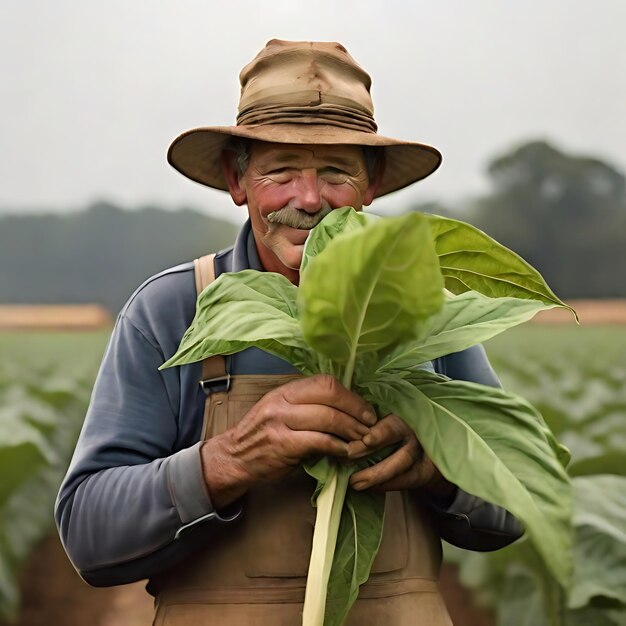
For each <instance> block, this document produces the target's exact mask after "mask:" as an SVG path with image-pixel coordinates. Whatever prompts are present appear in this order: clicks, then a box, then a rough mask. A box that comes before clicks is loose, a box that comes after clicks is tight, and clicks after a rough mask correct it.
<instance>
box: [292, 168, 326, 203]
mask: <svg viewBox="0 0 626 626" xmlns="http://www.w3.org/2000/svg"><path fill="white" fill-rule="evenodd" d="M294 200H296V201H297V203H298V208H300V209H302V210H303V211H306V212H307V213H317V212H318V211H319V210H320V209H321V208H322V195H321V194H320V189H319V181H318V178H317V170H316V169H314V168H311V169H304V170H301V175H300V176H299V177H298V188H297V197H296V198H294Z"/></svg>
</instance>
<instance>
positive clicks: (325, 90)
mask: <svg viewBox="0 0 626 626" xmlns="http://www.w3.org/2000/svg"><path fill="white" fill-rule="evenodd" d="M239 79H240V82H241V98H240V100H239V113H238V115H237V125H236V126H213V127H203V128H194V129H192V130H189V131H187V132H186V133H183V134H182V135H180V136H179V137H177V138H176V139H175V140H174V142H173V143H172V145H171V146H170V148H169V151H168V154H167V159H168V161H169V162H170V164H171V165H172V166H173V167H174V168H176V169H177V170H178V171H179V172H181V174H184V175H185V176H187V177H188V178H191V180H195V181H196V182H199V183H202V184H203V185H208V186H209V187H214V188H216V189H223V190H227V189H228V187H227V185H226V181H225V180H224V177H223V175H222V169H221V165H220V154H221V152H222V150H223V149H224V148H225V147H226V146H227V145H228V142H229V141H230V139H231V137H233V136H234V137H244V138H247V139H256V140H260V141H269V142H275V143H291V144H344V145H359V146H374V147H377V148H383V149H384V151H385V162H386V167H385V174H384V177H383V181H382V183H381V185H380V188H379V190H378V193H377V194H376V195H377V196H383V195H385V194H387V193H390V192H391V191H395V190H396V189H401V188H402V187H406V186H407V185H410V184H411V183H414V182H415V181H418V180H420V179H422V178H425V177H426V176H428V175H429V174H432V173H433V172H434V171H435V170H436V169H437V167H439V164H440V163H441V154H440V153H439V151H438V150H436V149H435V148H433V147H431V146H427V145H425V144H421V143H415V142H410V141H401V140H399V139H390V138H389V137H383V136H381V135H379V134H377V132H376V131H377V126H376V122H375V121H374V105H373V104H372V98H371V96H370V86H371V79H370V76H369V75H368V74H367V73H366V72H365V71H364V70H363V69H362V68H361V67H360V66H359V65H358V64H357V63H356V62H355V61H354V59H353V58H352V57H351V56H350V55H349V54H348V52H347V50H346V49H345V48H344V47H343V46H342V45H341V44H339V43H332V42H296V41H280V40H278V39H272V40H271V41H269V42H268V43H267V44H266V46H265V48H263V50H261V52H260V53H259V54H258V55H257V56H256V57H255V58H254V59H253V60H252V62H251V63H249V64H248V65H246V67H244V68H243V70H242V71H241V74H240V75H239Z"/></svg>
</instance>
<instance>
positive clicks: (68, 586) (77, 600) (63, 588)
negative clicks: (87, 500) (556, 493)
mask: <svg viewBox="0 0 626 626" xmlns="http://www.w3.org/2000/svg"><path fill="white" fill-rule="evenodd" d="M144 586H145V583H135V584H133V585H124V586H122V587H111V588H107V589H95V588H93V587H89V586H88V585H86V584H85V583H84V582H83V581H82V580H81V579H80V578H79V577H78V574H76V572H75V571H74V569H73V568H72V566H71V565H70V564H69V561H68V560H67V557H66V556H65V553H64V552H63V549H62V547H61V544H60V542H59V541H58V539H57V538H56V537H54V536H53V537H49V538H48V539H46V540H45V541H43V542H42V544H41V546H40V547H39V549H38V550H37V551H36V552H35V553H34V554H33V557H32V558H31V560H30V562H29V563H28V566H27V567H26V569H25V571H24V573H23V576H22V611H21V615H20V617H19V619H18V621H17V622H16V623H15V626H150V624H151V623H152V597H151V596H149V595H148V594H147V593H146V591H145V589H144ZM441 586H442V592H443V594H444V597H445V600H446V603H447V604H448V608H449V611H450V614H451V616H452V618H453V621H454V624H455V626H493V621H492V620H491V619H490V616H489V615H488V614H487V613H486V612H484V611H480V610H478V609H476V608H475V607H472V606H471V596H470V595H469V594H468V593H467V592H466V591H465V590H464V589H462V588H461V587H460V586H459V585H458V582H457V580H456V572H455V570H454V568H451V567H447V566H446V567H445V568H444V571H443V573H442V580H441Z"/></svg>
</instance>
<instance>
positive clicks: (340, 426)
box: [284, 404, 370, 441]
mask: <svg viewBox="0 0 626 626" xmlns="http://www.w3.org/2000/svg"><path fill="white" fill-rule="evenodd" d="M284 423H285V424H286V425H287V426H288V427H289V428H291V429H292V430H298V431H300V430H311V431H318V432H324V433H329V434H332V435H337V436H338V437H341V438H342V439H345V440H346V441H357V440H358V441H360V440H361V438H362V437H364V436H366V435H367V434H368V433H369V432H370V429H369V428H368V427H367V426H366V425H365V424H363V423H362V422H360V421H359V420H357V419H356V418H354V417H352V416H351V415H348V414H347V413H344V412H342V411H340V410H338V409H335V408H332V407H329V406H324V405H319V404H300V405H295V406H290V407H289V411H288V412H287V414H286V415H285V416H284Z"/></svg>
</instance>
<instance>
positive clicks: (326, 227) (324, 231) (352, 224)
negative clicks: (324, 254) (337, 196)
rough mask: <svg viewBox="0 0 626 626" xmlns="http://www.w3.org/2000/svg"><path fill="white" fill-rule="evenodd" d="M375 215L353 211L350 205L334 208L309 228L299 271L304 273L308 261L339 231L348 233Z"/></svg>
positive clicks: (372, 218)
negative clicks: (313, 226) (314, 225)
mask: <svg viewBox="0 0 626 626" xmlns="http://www.w3.org/2000/svg"><path fill="white" fill-rule="evenodd" d="M375 219H376V216H372V215H366V214H365V213H362V212H360V211H359V212H357V211H355V210H354V209H353V208H352V207H351V206H347V207H342V208H340V209H335V210H334V211H332V212H331V213H329V214H328V215H327V216H326V217H325V218H324V219H323V220H322V221H321V222H320V223H319V224H318V225H317V226H316V227H315V228H313V229H311V232H310V233H309V236H308V237H307V239H306V243H305V244H304V254H303V256H302V264H301V265H300V273H301V274H302V273H304V270H305V269H306V267H307V265H308V264H309V261H310V260H311V259H312V258H313V257H315V256H317V255H318V254H319V253H320V252H321V251H322V250H324V248H325V247H326V246H327V245H328V242H329V241H331V240H332V239H334V237H336V236H337V235H338V234H339V233H349V232H350V231H352V230H357V229H359V228H363V226H365V225H366V224H367V223H368V222H371V221H373V220H375Z"/></svg>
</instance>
